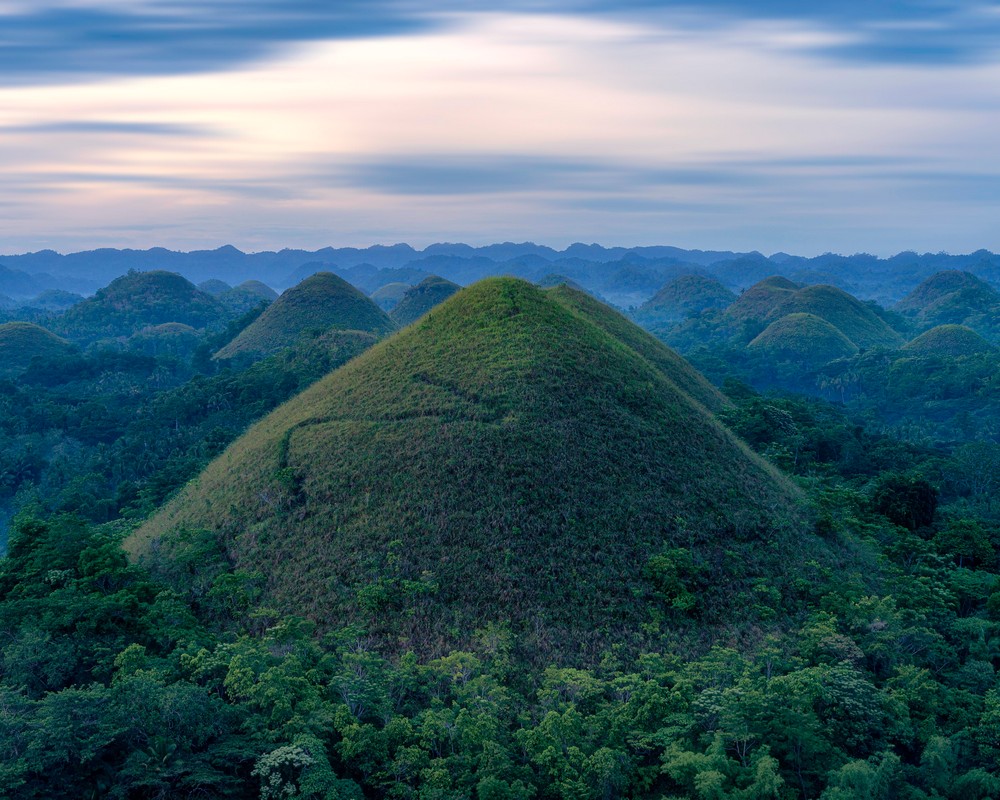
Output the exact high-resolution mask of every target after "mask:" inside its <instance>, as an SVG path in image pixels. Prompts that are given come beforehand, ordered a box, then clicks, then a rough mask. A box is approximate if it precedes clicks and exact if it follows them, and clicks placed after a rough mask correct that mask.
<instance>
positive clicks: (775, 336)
mask: <svg viewBox="0 0 1000 800" xmlns="http://www.w3.org/2000/svg"><path fill="white" fill-rule="evenodd" d="M747 347H748V348H750V349H751V350H760V351H762V352H765V353H768V354H769V355H771V356H774V357H775V358H777V359H779V360H788V361H796V362H799V363H802V364H808V365H812V366H822V365H823V364H827V363H829V362H831V361H833V360H835V359H838V358H845V357H847V356H852V355H854V354H855V353H857V352H858V346H857V345H856V344H854V342H852V341H851V340H850V339H848V338H847V337H846V336H845V335H844V334H843V333H842V332H841V331H839V330H838V329H837V328H835V327H834V326H833V325H831V324H830V323H829V322H827V321H826V320H825V319H820V318H819V317H817V316H816V315H814V314H806V313H804V312H798V313H795V314H788V315H786V316H784V317H782V318H781V319H778V320H775V321H774V322H772V323H771V324H770V325H768V326H767V327H766V328H765V329H764V330H763V331H762V332H761V333H760V334H759V335H758V336H757V337H756V338H755V339H753V340H752V341H751V342H750V344H748V345H747Z"/></svg>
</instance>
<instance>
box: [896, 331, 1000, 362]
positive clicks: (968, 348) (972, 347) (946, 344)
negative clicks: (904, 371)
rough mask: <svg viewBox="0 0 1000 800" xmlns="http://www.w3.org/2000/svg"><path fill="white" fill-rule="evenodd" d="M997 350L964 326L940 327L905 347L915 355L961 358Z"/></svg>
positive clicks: (927, 332)
mask: <svg viewBox="0 0 1000 800" xmlns="http://www.w3.org/2000/svg"><path fill="white" fill-rule="evenodd" d="M995 349H996V348H995V347H994V346H993V345H992V344H990V343H989V342H988V341H986V340H985V339H984V338H983V337H982V336H980V335H979V334H978V333H976V332H975V331H974V330H972V329H971V328H966V327H965V326H964V325H938V326H937V327H935V328H931V329H930V330H929V331H925V332H924V333H922V334H920V336H918V337H917V338H916V339H914V340H913V341H912V342H909V343H907V344H906V345H904V346H903V350H904V352H906V353H908V354H913V355H925V356H945V357H951V358H955V357H959V356H969V355H975V354H977V353H988V352H990V351H992V350H995Z"/></svg>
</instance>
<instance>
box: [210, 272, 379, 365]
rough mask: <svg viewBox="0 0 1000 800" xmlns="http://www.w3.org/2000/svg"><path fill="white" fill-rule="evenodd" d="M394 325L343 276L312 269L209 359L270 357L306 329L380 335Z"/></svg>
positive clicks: (301, 334)
mask: <svg viewBox="0 0 1000 800" xmlns="http://www.w3.org/2000/svg"><path fill="white" fill-rule="evenodd" d="M394 329H395V325H394V323H393V322H392V320H391V319H389V317H388V316H386V314H385V312H384V311H382V309H380V308H379V307H378V306H377V305H375V304H374V303H373V302H372V301H371V300H370V299H369V298H367V297H365V295H364V294H362V293H361V292H360V291H358V290H357V289H355V288H354V287H353V286H351V284H349V283H348V282H347V281H345V280H344V279H343V278H340V277H338V276H337V275H334V274H333V273H330V272H317V273H316V274H314V275H312V276H311V277H309V278H306V279H305V280H304V281H302V283H300V284H298V285H297V286H294V287H293V288H291V289H288V290H287V291H286V292H284V294H282V295H281V296H280V297H279V298H278V299H277V300H275V301H274V302H273V303H272V304H271V305H270V306H268V307H267V309H266V310H265V311H264V313H263V314H261V315H260V316H259V317H258V318H257V319H256V320H254V321H253V322H252V323H251V324H250V325H248V326H247V327H246V328H245V329H244V330H243V331H242V332H241V333H240V335H239V336H237V337H236V338H235V339H234V340H233V341H231V342H230V343H229V344H227V345H226V346H225V347H223V348H222V349H221V350H219V352H218V353H216V354H215V358H218V359H226V358H234V357H236V356H241V355H242V356H252V357H258V356H266V355H270V354H272V353H276V352H278V351H279V350H282V349H284V348H286V347H290V346H292V345H293V344H295V342H296V341H298V340H299V339H300V338H301V337H302V336H303V335H304V334H305V333H307V332H309V331H328V330H345V331H364V332H367V333H375V334H379V335H381V334H385V333H389V332H390V331H392V330H394Z"/></svg>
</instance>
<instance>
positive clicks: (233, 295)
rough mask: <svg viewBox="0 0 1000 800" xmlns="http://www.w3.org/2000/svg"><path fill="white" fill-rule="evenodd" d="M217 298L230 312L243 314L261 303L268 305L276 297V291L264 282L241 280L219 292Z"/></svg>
mask: <svg viewBox="0 0 1000 800" xmlns="http://www.w3.org/2000/svg"><path fill="white" fill-rule="evenodd" d="M217 297H218V300H219V302H220V303H222V306H223V308H225V309H226V311H228V312H229V313H230V314H234V315H239V314H245V313H246V312H247V311H249V310H250V309H252V308H256V307H257V306H259V305H260V304H261V303H264V304H266V305H270V304H271V303H273V302H274V301H275V300H277V299H278V293H277V292H276V291H274V289H272V288H271V287H270V286H268V285H267V284H266V283H261V282H260V281H243V283H241V284H240V285H239V286H234V287H232V288H231V289H226V290H225V291H224V292H220V293H219V294H218V295H217Z"/></svg>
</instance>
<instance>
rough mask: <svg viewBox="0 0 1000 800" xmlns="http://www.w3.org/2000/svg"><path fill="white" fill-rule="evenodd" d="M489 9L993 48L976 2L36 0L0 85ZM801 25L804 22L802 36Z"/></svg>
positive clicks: (16, 32) (2, 40)
mask: <svg viewBox="0 0 1000 800" xmlns="http://www.w3.org/2000/svg"><path fill="white" fill-rule="evenodd" d="M490 12H492V13H505V12H506V13H510V12H520V13H541V14H568V15H576V16H579V17H590V18H594V19H612V18H617V19H628V20H631V21H634V22H638V23H640V24H642V25H645V26H647V27H651V28H653V27H665V28H670V29H675V30H680V31H681V32H683V31H684V30H685V29H686V30H689V31H695V30H699V31H702V32H704V31H711V30H713V29H724V28H732V27H733V26H739V25H747V24H749V25H751V26H756V27H757V29H758V31H759V32H760V34H761V36H760V44H761V46H767V47H778V48H784V49H799V50H802V51H806V52H810V53H814V54H817V55H823V56H827V57H831V58H837V59H842V60H845V61H850V62H857V61H861V62H886V63H958V62H968V61H980V60H989V59H994V58H996V56H997V54H998V52H1000V13H997V11H996V6H992V5H989V4H987V3H984V2H979V0H941V2H934V3H928V2H919V1H916V0H912V1H910V2H901V1H900V0H888V1H887V2H870V0H843V2H837V1H836V0H814V1H812V2H808V3H803V2H801V0H762V1H761V2H751V1H750V0H742V1H741V2H734V0H703V1H702V2H698V3H693V2H678V1H677V0H674V1H673V2H667V1H665V0H622V1H621V2H618V1H617V0H616V2H610V0H515V2H503V3H501V2H493V3H489V2H477V3H474V4H472V3H468V2H467V1H463V0H438V2H437V3H436V4H434V5H433V6H432V5H431V4H428V3H419V4H418V3H414V2H412V0H410V1H409V2H408V1H407V0H337V2H330V0H246V1H245V2H234V0H203V1H202V2H199V3H188V2H180V1H178V0H169V1H166V2H154V1H153V0H146V1H145V2H142V1H141V0H133V2H128V3H126V2H108V1H107V0H105V2H100V0H78V1H77V2H66V0H63V2H58V1H57V0H39V2H37V3H34V4H28V3H14V4H10V3H8V4H7V5H6V6H0V83H6V84H8V85H15V84H33V83H53V82H65V81H80V80H87V79H93V78H97V77H102V76H109V75H170V74H183V73H192V72H204V71H219V70H226V69H230V68H233V67H234V66H239V65H243V64H246V63H249V62H253V61H257V60H260V59H262V58H265V57H269V56H274V55H275V54H276V53H278V52H280V51H281V50H282V49H284V48H287V47H288V46H291V45H295V44H298V43H304V42H314V41H321V40H344V39H357V38H364V37H373V36H386V35H394V34H402V33H408V32H414V31H418V30H426V29H429V28H435V27H443V26H446V25H447V24H449V22H451V21H453V20H455V19H457V18H459V17H460V16H462V15H465V16H468V15H470V14H471V13H490ZM789 26H791V29H792V30H791V32H789V30H788V29H789ZM796 27H798V28H808V29H809V31H808V35H807V34H806V33H805V32H803V31H802V30H799V31H797V32H796V31H795V28H796ZM768 31H770V32H771V35H768V34H767V32H768ZM775 34H776V35H775Z"/></svg>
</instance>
